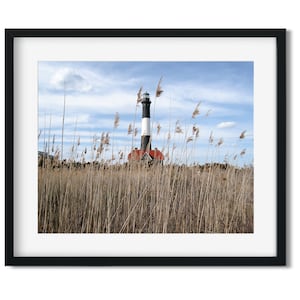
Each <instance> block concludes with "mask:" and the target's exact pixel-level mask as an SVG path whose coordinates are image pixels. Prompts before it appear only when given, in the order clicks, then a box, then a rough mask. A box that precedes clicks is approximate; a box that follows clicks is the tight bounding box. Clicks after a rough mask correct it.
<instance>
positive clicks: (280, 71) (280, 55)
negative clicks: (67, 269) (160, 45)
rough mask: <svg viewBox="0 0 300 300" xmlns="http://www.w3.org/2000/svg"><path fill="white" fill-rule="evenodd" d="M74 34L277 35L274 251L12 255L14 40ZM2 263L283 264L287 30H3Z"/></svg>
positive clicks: (63, 264)
mask: <svg viewBox="0 0 300 300" xmlns="http://www.w3.org/2000/svg"><path fill="white" fill-rule="evenodd" d="M20 37H30V38H48V37H49V38H50V37H56V38H58V37H60V38H69V37H73V38H77V37H82V38H85V37H97V38H101V37H123V38H129V37H136V38H139V37H143V38H145V37H146V38H147V37H149V38H150V37H160V38H168V37H176V38H179V37H182V38H187V37H189V38H190V37H196V38H202V37H204V38H212V37H221V38H251V37H255V38H257V37H262V38H268V37H271V38H275V39H276V51H277V53H276V83H277V87H276V94H277V95H276V98H277V103H276V104H274V105H276V120H277V128H276V137H277V149H274V151H275V150H276V161H277V166H276V181H277V185H276V187H275V188H276V197H277V199H276V201H277V202H276V217H277V224H276V255H275V256H266V257H265V256H251V257H244V256H243V257H242V256H238V257H231V256H226V257H219V256H217V257H214V256H210V257H207V256H205V257H190V256H181V257H172V256H169V257H167V256H163V257H156V256H152V257H127V256H123V257H122V256H119V257H85V256H82V257H77V256H76V257H74V256H69V257H56V256H51V257H42V256H36V257H32V256H30V257H27V256H26V257H19V256H15V255H14V250H15V249H14V234H15V232H14V221H15V216H14V194H15V193H14V190H16V189H18V187H17V186H16V185H15V184H14V175H15V172H16V170H17V168H18V166H17V165H15V164H14V151H16V150H17V149H15V148H14V122H15V118H14V109H15V104H14V89H15V88H16V86H15V84H14V39H15V38H20ZM5 162H6V164H5V265H7V266H12V265H13V266H280V265H281V266H282V265H285V264H286V200H285V197H286V183H285V181H286V30H285V29H6V30H5Z"/></svg>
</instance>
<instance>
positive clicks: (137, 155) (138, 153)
mask: <svg viewBox="0 0 300 300" xmlns="http://www.w3.org/2000/svg"><path fill="white" fill-rule="evenodd" d="M145 153H148V154H149V155H150V156H151V158H152V159H155V160H164V155H163V154H162V153H161V152H160V151H159V150H158V149H156V148H155V149H154V150H150V151H145V150H138V149H135V150H132V151H131V152H130V153H129V154H128V160H141V159H142V157H143V156H144V154H145Z"/></svg>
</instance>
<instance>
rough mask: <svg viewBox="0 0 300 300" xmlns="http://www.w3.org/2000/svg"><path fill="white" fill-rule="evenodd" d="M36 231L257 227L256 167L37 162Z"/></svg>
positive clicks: (179, 230)
mask: <svg viewBox="0 0 300 300" xmlns="http://www.w3.org/2000/svg"><path fill="white" fill-rule="evenodd" d="M38 197H39V199H38V231H39V233H252V232H253V167H244V168H235V167H233V166H227V168H224V165H219V164H214V165H211V166H210V167H208V166H207V167H206V168H204V167H201V166H185V165H182V166H178V165H171V164H170V165H165V166H163V165H153V166H151V167H148V166H147V165H145V164H143V163H138V164H132V165H128V164H123V165H115V166H107V165H100V164H99V165H97V166H96V167H95V166H93V165H87V166H86V167H85V168H83V167H82V166H81V167H78V166H77V167H72V166H71V167H69V168H67V167H63V168H53V167H52V166H51V165H49V166H48V167H47V166H46V167H39V169H38Z"/></svg>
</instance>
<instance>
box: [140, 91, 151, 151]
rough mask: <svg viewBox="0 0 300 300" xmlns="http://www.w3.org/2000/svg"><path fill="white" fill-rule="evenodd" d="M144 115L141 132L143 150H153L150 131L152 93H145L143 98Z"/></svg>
mask: <svg viewBox="0 0 300 300" xmlns="http://www.w3.org/2000/svg"><path fill="white" fill-rule="evenodd" d="M142 105H143V115H142V134H141V150H144V151H149V150H151V132H150V105H151V101H150V95H149V93H147V92H146V93H144V94H143V99H142Z"/></svg>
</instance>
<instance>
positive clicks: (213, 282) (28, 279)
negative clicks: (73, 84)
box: [0, 0, 300, 300]
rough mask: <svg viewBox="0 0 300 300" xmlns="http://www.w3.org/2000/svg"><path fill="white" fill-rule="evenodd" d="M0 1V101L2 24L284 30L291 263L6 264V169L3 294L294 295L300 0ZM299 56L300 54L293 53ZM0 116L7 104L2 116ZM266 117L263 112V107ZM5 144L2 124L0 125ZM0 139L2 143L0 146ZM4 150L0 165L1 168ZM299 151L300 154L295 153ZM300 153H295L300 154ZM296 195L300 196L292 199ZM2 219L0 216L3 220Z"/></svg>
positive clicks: (299, 269) (299, 273)
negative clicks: (219, 265)
mask: <svg viewBox="0 0 300 300" xmlns="http://www.w3.org/2000/svg"><path fill="white" fill-rule="evenodd" d="M142 2H143V1H141V0H126V1H121V0H119V1H116V0H110V1H105V2H104V1H100V0H85V1H78V0H73V1H62V0H51V1H34V0H26V1H21V0H19V1H17V0H7V1H1V4H0V24H1V32H0V35H1V38H0V40H1V47H0V51H1V60H0V69H1V70H2V72H0V87H1V95H3V98H2V99H4V28H121V27H123V28H126V27H127V28H130V27H132V28H151V27H152V28H154V27H155V28H163V27H165V28H167V27H169V28H287V29H288V30H289V33H288V39H287V42H288V44H287V55H288V59H287V61H288V70H287V71H288V74H287V75H288V76H287V79H288V84H287V86H288V103H287V108H288V115H287V120H288V124H287V125H288V126H287V129H288V145H287V146H288V149H287V161H288V176H287V183H288V184H287V187H288V195H287V196H288V197H287V202H288V206H287V208H288V215H287V220H288V266H287V267H268V268H262V267H252V268H243V267H239V268H233V267H232V268H228V267H226V268H217V267H215V268H204V267H203V268H200V267H199V268H96V267H94V268H55V267H52V268H50V267H48V268H44V267H36V268H12V267H4V170H3V172H1V176H2V177H3V180H2V178H1V182H0V184H1V200H3V201H1V205H0V211H1V212H0V216H1V222H0V227H1V230H0V277H1V278H0V298H1V299H13V300H14V299H30V300H35V299H39V300H40V299H43V300H47V299H51V300H53V299H72V300H75V299H96V298H101V299H191V298H202V299H222V300H223V299H224V300H225V299H231V300H234V299H243V300H247V299H251V300H252V299H299V297H300V290H299V278H300V258H299V257H300V249H299V247H300V235H299V232H298V229H299V228H300V226H299V225H300V218H299V217H298V214H299V212H300V205H299V199H300V194H299V190H298V189H297V185H299V184H297V181H298V180H297V177H296V170H297V166H299V154H298V153H299V136H298V134H297V133H298V131H297V126H299V125H300V124H299V117H298V115H297V114H298V112H299V103H300V102H299V99H300V93H299V89H297V80H299V78H300V71H299V68H300V62H299V53H300V26H299V21H298V19H299V17H298V15H299V10H298V9H297V8H296V4H297V1H293V0H286V1H282V0H281V1H278V0H273V1H261V0H251V1H238V0H226V1H222V0H209V1H191V0H186V1H177V0H173V1H169V2H168V1H164V2H163V1H161V0H151V1H146V2H145V4H142ZM297 54H298V55H297ZM2 116H3V119H4V101H2V103H1V119H2ZM266 118H267V112H266ZM0 126H1V130H0V132H1V141H4V122H3V121H2V122H0ZM1 144H2V143H1ZM3 148H4V147H3V146H1V147H0V151H1V153H0V159H1V161H0V163H1V165H2V166H3V165H4V149H3ZM297 150H298V151H297ZM297 152H298V153H297ZM297 196H298V197H297ZM2 218H3V219H2Z"/></svg>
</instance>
